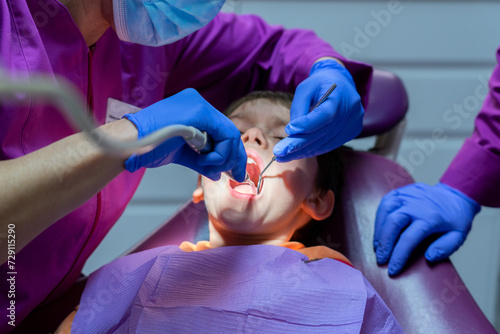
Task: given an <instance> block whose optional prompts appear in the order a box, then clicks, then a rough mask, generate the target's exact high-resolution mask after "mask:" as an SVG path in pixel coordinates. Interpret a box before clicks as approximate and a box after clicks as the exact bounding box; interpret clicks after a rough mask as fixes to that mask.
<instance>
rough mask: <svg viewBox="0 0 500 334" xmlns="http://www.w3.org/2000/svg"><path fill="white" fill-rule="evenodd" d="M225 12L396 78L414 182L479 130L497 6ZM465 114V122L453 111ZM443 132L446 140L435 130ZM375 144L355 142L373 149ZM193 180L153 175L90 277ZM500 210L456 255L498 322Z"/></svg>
mask: <svg viewBox="0 0 500 334" xmlns="http://www.w3.org/2000/svg"><path fill="white" fill-rule="evenodd" d="M226 10H228V11H235V12H238V13H255V14H258V15H260V16H262V17H264V18H265V19H266V20H267V21H268V22H270V23H273V24H280V25H284V26H285V27H288V28H295V27H297V28H307V29H313V30H315V31H316V32H317V34H318V35H319V36H320V37H322V38H324V39H325V40H327V41H328V42H330V43H331V44H332V45H333V46H334V47H335V48H336V49H337V50H339V51H341V52H343V53H344V54H345V55H348V56H349V57H350V58H353V59H357V60H361V61H365V62H368V63H371V64H373V65H374V66H375V67H378V68H381V69H385V70H389V71H392V72H394V73H396V74H398V75H399V76H400V77H401V78H402V79H403V81H404V83H405V85H406V88H407V90H408V93H409V97H410V110H409V114H408V126H407V130H406V133H405V137H404V140H403V143H402V147H401V151H400V154H399V157H398V159H397V160H398V161H399V162H400V163H401V164H402V165H404V166H405V167H406V168H407V169H408V170H409V171H410V172H411V174H412V175H413V176H414V178H415V180H416V181H420V182H427V183H430V184H434V183H435V182H437V181H438V180H439V177H440V176H441V175H442V173H443V172H444V171H445V169H446V167H447V166H448V164H449V163H450V162H451V160H452V158H453V156H454V155H455V154H456V152H457V151H458V150H459V148H460V146H461V143H462V142H463V140H464V138H466V137H467V136H469V135H470V133H471V131H472V129H473V120H474V117H475V115H476V114H477V112H478V110H479V108H480V100H482V98H483V97H484V93H485V86H484V82H485V80H487V79H488V78H489V75H490V74H491V71H492V69H493V67H494V65H495V50H496V48H497V46H498V45H500V19H499V13H500V3H497V2H494V1H400V2H398V1H327V0H325V1H320V0H316V1H313V0H308V1H285V0H260V1H257V0H244V1H238V0H228V1H227V4H226ZM460 106H462V109H463V111H464V113H463V116H461V115H460V114H459V113H457V111H456V108H460ZM437 128H439V129H442V130H443V131H444V132H445V134H446V139H445V140H443V141H439V142H436V141H433V140H432V135H431V134H432V131H433V130H435V129H437ZM371 144H372V142H371V140H363V141H359V142H356V141H355V142H354V143H352V145H353V146H354V147H356V148H360V149H363V148H367V147H368V146H369V145H371ZM195 184H196V175H195V173H193V172H191V171H188V170H185V169H183V168H180V167H176V166H167V167H164V168H160V169H158V170H150V171H148V172H147V173H146V177H145V179H144V181H143V183H142V185H141V187H140V188H139V190H138V192H137V194H136V196H135V197H134V199H133V201H132V203H131V205H130V206H129V208H128V209H127V211H126V212H125V214H124V216H123V217H122V219H121V220H120V222H119V223H118V224H117V225H116V226H115V227H114V228H113V230H112V231H111V232H110V234H109V235H108V237H107V238H106V239H105V241H104V242H103V244H102V245H101V246H100V247H99V248H98V249H97V250H96V252H95V254H94V255H93V256H92V258H91V259H89V261H88V263H87V265H86V267H85V271H86V272H87V273H89V272H91V271H92V270H94V269H96V268H97V267H98V266H100V265H102V264H104V263H106V262H108V261H109V260H111V259H113V258H114V257H116V256H118V255H119V254H121V253H122V252H123V251H125V250H126V249H128V248H129V247H130V246H131V245H132V244H133V243H134V242H135V241H137V240H139V239H140V238H142V237H143V236H144V235H145V234H147V233H148V232H149V231H151V230H152V229H154V228H155V227H156V226H157V225H158V224H159V223H161V222H162V221H163V220H164V219H165V218H166V217H168V216H169V215H170V214H171V213H172V212H174V211H175V210H176V208H178V207H179V205H181V204H182V203H183V202H184V201H186V200H187V199H188V198H190V196H191V192H192V190H193V189H194V186H195ZM499 236H500V210H494V209H489V208H483V210H482V212H481V213H480V214H479V215H478V216H477V217H476V219H475V222H474V226H473V229H472V231H471V233H470V235H469V238H468V239H467V241H466V243H465V245H464V246H463V247H462V248H461V249H460V250H459V251H458V252H457V253H455V254H454V255H453V256H452V261H453V263H454V264H455V266H456V267H457V270H458V271H459V273H460V275H461V276H462V278H463V280H464V281H465V283H466V285H467V287H468V288H469V290H470V291H471V293H472V294H473V296H474V298H475V299H476V301H477V302H478V304H479V306H480V307H481V309H482V310H483V311H484V313H485V314H486V316H487V317H488V318H489V319H490V321H492V322H493V323H494V322H495V313H496V312H495V308H496V299H497V298H496V296H497V285H498V268H499V255H500V249H499V248H500V246H499V243H498V239H499Z"/></svg>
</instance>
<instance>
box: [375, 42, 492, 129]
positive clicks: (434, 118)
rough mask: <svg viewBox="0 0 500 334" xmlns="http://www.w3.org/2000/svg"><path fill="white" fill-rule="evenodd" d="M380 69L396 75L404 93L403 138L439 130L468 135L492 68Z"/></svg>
mask: <svg viewBox="0 0 500 334" xmlns="http://www.w3.org/2000/svg"><path fill="white" fill-rule="evenodd" d="M499 43H500V39H499ZM384 69H386V70H389V71H391V72H393V73H395V74H397V75H398V76H399V77H400V78H401V79H402V80H403V82H404V84H405V87H406V90H407V92H408V96H409V102H410V103H409V110H408V114H407V120H408V123H407V127H406V135H410V136H411V135H413V136H415V135H425V136H429V135H430V134H431V133H432V131H434V130H436V129H442V130H443V131H444V132H445V133H446V134H447V135H449V136H469V135H470V134H471V133H472V131H473V128H474V118H475V116H476V115H477V113H478V112H479V110H480V108H481V106H482V104H483V101H484V98H485V97H486V94H487V92H488V80H489V77H490V75H491V72H492V70H493V67H491V68H489V67H477V68H460V67H457V68H422V69H418V68H402V67H396V66H392V67H391V66H388V67H384Z"/></svg>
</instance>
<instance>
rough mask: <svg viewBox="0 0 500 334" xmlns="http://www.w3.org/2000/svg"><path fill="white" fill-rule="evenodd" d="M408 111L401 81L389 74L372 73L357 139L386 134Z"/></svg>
mask: <svg viewBox="0 0 500 334" xmlns="http://www.w3.org/2000/svg"><path fill="white" fill-rule="evenodd" d="M407 110H408V95H407V94H406V90H405V87H404V85H403V82H402V81H401V79H399V78H398V77H397V76H396V75H394V74H393V73H391V72H387V71H381V70H377V69H375V70H374V71H373V77H372V84H371V87H370V98H369V100H368V106H367V108H366V109H365V116H364V117H363V130H362V131H361V133H360V134H359V136H358V138H365V137H370V136H375V135H380V134H382V133H385V132H388V131H389V130H391V129H392V128H394V127H395V126H396V125H397V124H399V122H401V121H402V120H403V118H404V117H405V115H406V111H407Z"/></svg>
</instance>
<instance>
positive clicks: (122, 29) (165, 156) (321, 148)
mask: <svg viewBox="0 0 500 334" xmlns="http://www.w3.org/2000/svg"><path fill="white" fill-rule="evenodd" d="M223 3H224V1H223V0H211V1H201V0H187V1H181V2H179V1H140V0H127V1H125V0H86V1H84V0H73V1H68V0H66V1H62V0H61V1H57V0H26V1H24V0H6V1H2V2H1V3H0V34H1V39H0V67H1V68H2V73H3V74H2V76H3V77H2V78H0V80H12V79H16V78H19V77H27V78H29V76H30V75H33V74H45V75H46V76H47V77H48V79H49V80H52V81H53V82H54V83H57V80H58V79H57V78H58V77H64V78H65V79H66V80H69V81H71V82H72V83H73V84H74V85H75V86H76V87H77V89H79V90H80V92H81V94H82V96H83V97H85V99H86V101H87V107H88V110H89V112H90V113H92V115H93V117H94V118H95V119H96V120H97V122H98V123H99V124H100V128H101V130H103V131H104V132H106V133H108V134H110V135H112V136H115V137H119V138H122V139H136V138H138V137H139V138H140V137H143V136H146V135H148V134H149V133H151V132H153V131H156V130H157V129H160V128H162V127H164V126H168V125H170V124H185V125H191V126H194V127H197V128H199V129H201V130H204V131H207V132H208V133H209V135H210V136H211V137H212V138H213V139H214V141H215V145H214V146H215V147H214V151H213V152H211V153H208V154H204V155H198V154H196V153H194V152H193V151H192V150H191V149H190V148H188V147H187V146H186V145H185V143H184V141H183V140H180V139H173V140H169V141H167V142H165V143H163V144H161V145H159V146H158V147H157V148H155V149H154V150H153V151H151V152H149V153H146V154H144V155H133V156H131V157H112V156H108V155H106V154H104V153H103V152H101V150H99V148H97V147H95V146H94V145H92V144H91V143H89V142H88V140H87V138H86V137H85V136H84V135H83V134H81V133H75V131H74V130H73V129H72V128H71V126H70V125H69V124H68V123H67V121H66V120H65V119H64V118H63V117H62V115H61V113H60V112H59V111H58V110H56V108H55V107H54V106H51V105H49V104H48V103H44V102H43V101H37V100H34V99H31V98H30V96H21V95H19V96H18V98H19V99H20V100H22V103H13V102H12V101H11V100H10V101H7V100H1V101H0V185H1V187H0V228H1V230H0V233H2V234H5V233H10V234H15V238H16V239H15V260H14V264H13V267H9V265H12V264H9V262H6V261H7V260H8V259H7V255H8V253H7V250H6V247H4V248H2V251H1V256H2V263H3V265H2V266H1V267H0V318H1V319H3V320H2V321H1V322H0V332H6V331H9V330H12V329H13V328H14V327H17V325H19V323H21V322H22V320H23V319H24V318H26V317H27V316H28V314H29V313H30V312H32V311H34V310H35V309H36V308H37V307H41V306H43V305H45V304H47V303H49V302H51V301H53V300H55V299H57V297H59V296H61V295H62V294H63V293H64V292H65V291H67V290H68V289H69V288H70V287H71V286H72V284H74V282H75V281H76V280H77V279H78V277H79V276H80V272H81V269H82V267H83V265H84V264H85V261H86V260H87V258H88V257H89V256H90V255H91V254H92V252H93V251H94V249H95V248H96V247H97V246H98V244H99V243H100V242H101V241H102V239H103V238H104V236H105V235H106V233H107V232H108V231H109V230H110V228H111V227H112V226H113V224H114V223H115V222H116V221H117V220H118V218H119V217H120V215H121V214H122V213H123V211H124V209H125V207H126V205H127V204H128V202H129V201H130V199H131V197H132V195H133V194H134V191H135V190H136V188H137V186H138V184H139V182H140V180H141V178H142V176H143V174H144V170H145V168H152V167H158V166H162V165H166V164H169V163H176V164H180V165H183V166H186V167H188V168H191V169H194V170H196V171H198V172H200V173H201V174H203V175H206V176H208V177H210V178H213V179H217V178H218V177H219V176H220V173H221V172H223V171H227V170H231V171H232V173H233V175H234V176H235V178H236V179H237V180H243V178H244V175H245V168H246V153H245V151H244V149H243V145H242V143H241V139H240V134H239V132H238V131H237V129H236V127H235V126H234V125H233V124H232V123H231V122H230V121H229V120H228V119H227V118H225V116H223V115H222V114H221V113H220V112H219V111H218V110H220V109H223V108H225V107H226V106H227V105H228V104H229V102H230V101H233V100H235V99H236V98H238V97H240V96H243V95H246V94H247V93H248V92H250V91H253V90H263V89H270V90H281V91H288V92H295V100H294V101H293V105H292V108H291V109H292V110H291V122H290V124H289V125H288V126H287V128H286V131H287V133H288V134H289V137H288V138H286V139H284V140H283V141H282V142H280V143H279V144H278V145H276V147H275V150H274V153H275V155H276V156H277V157H278V161H282V162H283V161H289V160H293V159H298V158H303V157H310V156H315V155H318V154H322V153H324V152H326V151H329V150H331V149H333V148H335V147H338V146H340V145H342V144H344V143H345V142H347V141H349V140H350V139H352V138H353V137H355V136H356V135H357V134H358V133H359V132H360V131H361V127H362V118H363V105H362V104H363V103H365V102H366V97H367V93H368V89H369V83H370V79H371V71H372V69H371V67H370V66H368V65H365V64H361V63H358V62H354V61H349V60H347V59H345V58H343V57H342V56H341V55H340V54H338V53H337V52H336V51H335V50H333V49H332V48H331V47H330V46H329V45H328V44H327V43H325V42H324V41H322V40H321V39H319V38H318V37H317V36H316V35H315V34H314V33H313V32H311V31H306V30H300V29H292V30H286V29H283V28H282V27H278V26H270V25H268V24H266V23H265V22H264V21H263V20H262V19H260V18H259V17H256V16H252V15H242V16H238V15H234V14H219V15H218V12H219V11H220V8H221V7H222V5H223ZM179 4H180V5H179ZM179 6H182V7H179ZM332 83H336V84H337V85H338V88H337V89H336V90H335V91H334V92H333V93H332V94H331V96H330V98H329V99H328V100H327V101H326V102H325V103H323V104H322V105H321V107H320V108H317V109H316V110H315V111H314V112H311V113H309V108H310V106H312V105H314V104H315V103H316V102H317V101H318V99H319V98H320V97H321V96H322V95H323V94H324V93H325V91H326V90H327V89H328V88H329V87H330V86H331V85H332ZM110 98H111V99H114V100H119V101H122V102H125V103H127V104H131V105H134V106H137V107H139V108H141V109H142V110H141V111H139V112H137V113H135V114H126V112H125V113H123V112H122V113H121V114H120V113H119V112H118V113H117V111H116V110H114V111H113V110H110V108H107V105H108V101H109V100H110ZM4 244H6V243H4ZM9 260H12V259H9ZM12 272H15V273H16V274H10V273H12ZM12 275H13V276H14V280H15V294H14V296H13V297H9V295H8V291H10V290H9V289H10V288H11V285H10V283H9V282H10V281H7V279H8V278H11V276H12ZM6 319H7V321H6Z"/></svg>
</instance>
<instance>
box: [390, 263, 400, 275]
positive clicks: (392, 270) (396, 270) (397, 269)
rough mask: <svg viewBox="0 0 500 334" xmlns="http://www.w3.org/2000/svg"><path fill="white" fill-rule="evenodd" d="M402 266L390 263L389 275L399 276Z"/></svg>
mask: <svg viewBox="0 0 500 334" xmlns="http://www.w3.org/2000/svg"><path fill="white" fill-rule="evenodd" d="M401 269H402V266H401V265H400V264H399V263H390V264H389V267H388V268H387V272H388V273H389V276H391V277H393V276H397V275H399V273H400V272H401Z"/></svg>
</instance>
